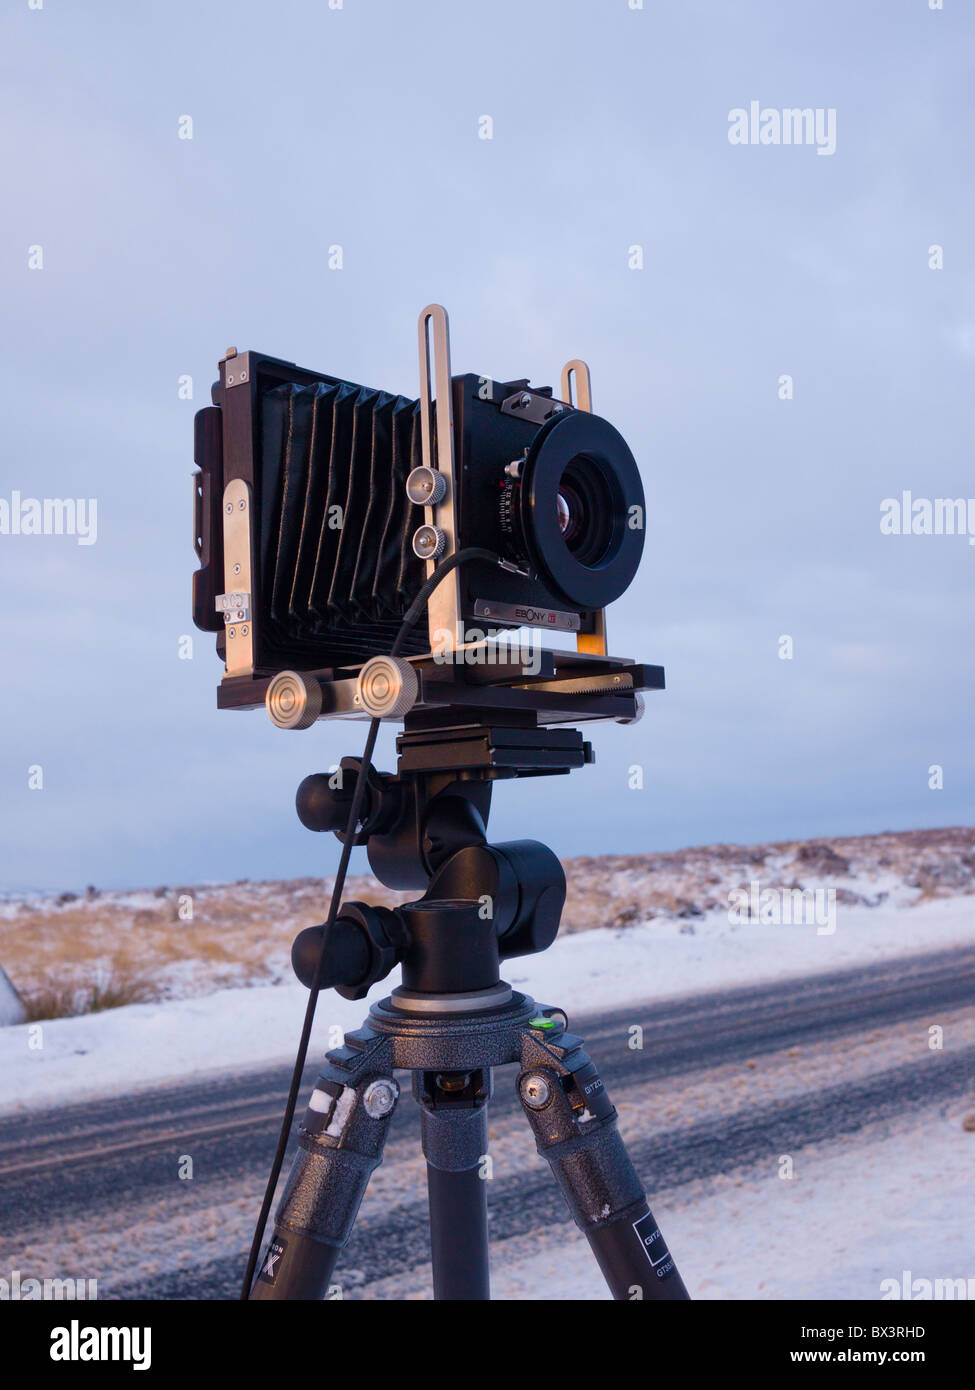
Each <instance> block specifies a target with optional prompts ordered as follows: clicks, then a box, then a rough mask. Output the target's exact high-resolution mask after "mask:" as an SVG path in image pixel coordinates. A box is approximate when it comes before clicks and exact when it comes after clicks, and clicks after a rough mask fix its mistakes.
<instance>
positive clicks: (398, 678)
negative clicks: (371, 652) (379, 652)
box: [355, 656, 420, 719]
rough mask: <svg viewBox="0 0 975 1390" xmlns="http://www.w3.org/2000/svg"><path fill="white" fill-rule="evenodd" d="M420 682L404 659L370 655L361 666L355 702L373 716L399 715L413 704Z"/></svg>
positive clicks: (400, 716)
mask: <svg viewBox="0 0 975 1390" xmlns="http://www.w3.org/2000/svg"><path fill="white" fill-rule="evenodd" d="M419 693H420V682H419V681H418V680H417V675H416V672H415V671H414V669H413V667H412V666H411V665H410V663H409V662H408V661H404V660H403V659H402V657H398V656H374V657H372V659H371V660H370V661H367V662H366V664H365V665H364V666H363V667H362V669H361V671H360V672H359V678H358V680H357V681H356V686H355V702H356V704H357V705H359V706H361V708H362V709H364V710H365V711H366V713H367V714H371V715H372V717H373V718H374V719H401V718H402V716H403V715H404V714H406V713H407V712H408V711H409V710H411V709H412V708H413V706H414V705H415V704H416V701H417V696H418V695H419Z"/></svg>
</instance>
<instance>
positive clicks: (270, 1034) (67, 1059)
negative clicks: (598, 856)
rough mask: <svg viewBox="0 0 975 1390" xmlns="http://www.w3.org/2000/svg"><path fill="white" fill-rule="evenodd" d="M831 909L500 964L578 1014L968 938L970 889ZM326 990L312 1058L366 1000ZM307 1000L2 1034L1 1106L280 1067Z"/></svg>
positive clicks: (576, 942) (581, 937)
mask: <svg viewBox="0 0 975 1390" xmlns="http://www.w3.org/2000/svg"><path fill="white" fill-rule="evenodd" d="M895 902H896V898H894V899H893V900H888V901H887V902H884V903H883V904H882V905H879V906H875V907H867V906H862V905H844V904H842V903H838V904H837V905H836V917H835V931H833V932H832V933H831V934H827V933H825V932H824V930H823V929H822V927H820V926H817V925H816V924H815V922H810V923H809V924H806V925H791V926H787V925H774V924H771V923H768V924H762V923H756V922H750V921H746V922H741V923H738V924H735V923H733V922H731V921H729V914H728V911H727V909H726V910H724V911H711V912H708V913H706V914H705V915H703V916H696V917H694V918H693V919H687V918H679V917H673V918H663V919H662V918H657V919H656V920H655V921H653V922H650V923H642V924H635V925H632V926H622V927H616V928H597V929H593V930H589V931H580V932H575V933H570V934H569V935H566V936H563V937H560V939H559V940H558V941H557V942H556V943H555V945H554V946H553V947H552V948H551V949H550V950H549V951H547V952H546V953H545V954H544V955H543V956H539V957H526V958H522V959H519V960H515V961H512V962H510V964H509V965H508V966H507V968H505V969H504V970H503V975H504V978H506V979H507V980H508V981H509V982H510V983H511V984H512V985H514V986H515V987H516V988H517V989H519V990H522V991H523V992H525V993H528V994H531V995H532V996H533V997H535V998H536V999H538V1000H539V1001H540V1002H542V1003H547V1004H558V1005H560V1006H561V1007H563V1008H565V1009H567V1010H568V1011H569V1013H570V1015H572V1014H578V1013H584V1012H590V1011H597V1010H599V1009H611V1008H618V1007H624V1006H625V1005H627V1004H629V1003H633V1004H634V1005H636V1004H642V1003H646V1002H647V1001H651V1000H654V999H663V998H666V997H670V996H675V995H680V994H685V993H697V992H699V991H702V990H708V989H721V988H729V987H734V986H735V985H743V984H752V983H758V982H761V981H771V980H777V979H786V978H791V977H795V978H796V979H797V987H799V986H798V981H800V980H801V978H802V977H803V976H806V975H809V974H820V973H823V972H826V971H830V970H835V969H842V968H846V967H855V966H858V965H867V964H870V963H873V962H876V961H880V960H884V959H890V958H891V957H893V956H904V955H912V954H915V953H917V952H921V951H933V950H937V949H942V948H947V947H950V946H953V945H956V944H962V943H971V942H972V941H973V940H975V895H971V894H962V895H960V896H956V897H941V898H933V899H927V900H923V901H921V902H918V903H917V904H916V905H914V906H897V905H894V903H895ZM396 982H397V977H396V975H395V974H394V975H393V976H391V977H390V978H389V979H388V980H385V981H383V982H382V983H381V984H379V985H378V986H376V987H375V988H374V989H373V991H372V994H371V995H370V996H369V999H367V1000H365V1001H359V1002H358V1003H350V1002H348V1001H346V1000H344V999H341V998H340V997H339V996H338V995H336V994H335V993H334V991H328V992H326V993H325V994H324V995H323V996H322V998H321V1000H320V1001H319V1007H318V1014H317V1018H316V1026H315V1033H314V1035H313V1039H312V1046H311V1052H310V1055H311V1056H312V1057H314V1056H316V1054H320V1053H321V1052H323V1051H325V1050H326V1049H327V1048H328V1047H331V1046H335V1045H336V1044H337V1043H338V1042H339V1041H340V1035H341V1032H342V1030H343V1029H348V1028H352V1027H355V1026H357V1025H358V1024H359V1023H360V1022H361V1020H362V1018H363V1017H364V1015H365V1012H366V1010H367V1007H368V1004H369V1003H370V1002H371V1001H372V1000H373V999H378V998H382V997H383V996H384V995H385V994H388V993H389V990H390V988H391V987H392V986H393V985H394V984H395V983H396ZM306 999H307V993H306V991H305V990H304V989H303V988H302V987H301V986H300V985H298V984H296V983H294V982H291V983H280V984H275V985H254V986H250V987H246V988H231V989H222V990H219V991H218V992H216V993H213V994H209V995H194V996H193V997H191V998H177V999H169V1000H164V1001H160V1002H156V1003H147V1004H131V1005H126V1006H125V1007H122V1008H117V1009H110V1010H106V1011H104V1012H101V1013H94V1014H85V1015H81V1016H79V1017H76V1018H60V1019H53V1020H49V1021H45V1022H43V1023H39V1024H36V1023H35V1024H22V1025H18V1026H15V1027H8V1028H3V1029H0V1109H5V1110H10V1109H19V1108H23V1107H29V1106H48V1105H51V1104H54V1103H56V1102H58V1101H72V1100H80V1099H82V1098H84V1097H88V1096H93V1095H111V1094H118V1093H120V1092H123V1091H128V1090H132V1089H134V1088H136V1087H140V1086H148V1085H151V1084H154V1083H157V1082H161V1081H164V1080H186V1079H189V1078H191V1077H192V1076H193V1075H194V1074H197V1073H202V1072H209V1071H213V1070H218V1069H222V1068H234V1069H238V1070H239V1069H243V1068H249V1067H258V1066H266V1065H268V1064H272V1063H275V1062H286V1061H288V1060H290V1059H291V1057H292V1056H293V1054H294V1048H295V1046H296V1044H297V1039H298V1034H299V1031H300V1027H301V1019H302V1014H303V1010H304V1007H305V1001H306Z"/></svg>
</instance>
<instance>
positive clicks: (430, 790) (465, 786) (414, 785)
mask: <svg viewBox="0 0 975 1390" xmlns="http://www.w3.org/2000/svg"><path fill="white" fill-rule="evenodd" d="M396 748H397V753H398V754H399V759H398V765H397V771H396V772H395V773H388V772H378V771H376V769H375V768H373V767H371V766H370V767H368V768H367V770H366V776H367V781H366V787H367V791H366V797H365V800H364V802H363V809H362V813H361V816H360V818H359V825H358V828H357V831H356V837H355V843H356V844H357V845H364V846H365V847H366V851H367V854H368V857H369V863H370V866H371V867H372V870H373V872H374V873H375V875H376V877H377V878H378V879H379V880H380V882H382V883H384V884H386V886H387V887H390V888H422V889H425V890H426V891H425V892H424V894H423V896H422V897H421V898H419V899H418V900H417V901H416V902H413V903H406V904H404V905H403V906H402V907H399V908H394V909H391V908H383V907H374V906H370V905H369V904H367V903H358V902H353V903H345V904H343V905H342V907H341V909H340V911H339V915H338V916H337V918H336V920H335V923H334V925H333V928H332V931H331V932H330V933H329V934H328V939H327V941H326V943H325V959H324V963H323V967H322V970H321V972H320V974H319V982H320V985H321V987H323V988H324V987H329V986H331V987H334V988H336V989H337V990H338V991H339V993H340V994H342V995H344V996H345V997H346V998H348V999H360V998H362V997H363V996H364V995H365V994H366V993H367V991H368V990H369V988H370V986H371V985H373V984H374V983H375V982H376V981H377V980H381V979H383V978H384V977H385V976H386V975H388V974H389V972H390V971H391V970H392V969H393V967H394V966H395V965H396V964H402V966H403V987H402V989H401V990H399V991H396V992H395V993H394V996H393V997H394V1001H395V1002H398V1003H400V1005H401V1007H411V1008H413V1007H416V1006H417V1004H418V1002H419V1000H420V999H423V998H426V997H427V996H430V995H434V996H439V1000H438V1003H439V1004H444V1003H446V1001H447V1000H448V999H451V998H455V997H458V996H464V998H463V1001H462V1002H463V1004H464V1006H465V1007H467V1008H468V1009H469V1008H471V1007H475V1008H476V1007H478V1006H480V1007H496V1006H497V1004H498V1003H502V1004H503V1003H504V1002H506V999H507V998H508V997H510V991H507V990H506V987H501V986H500V984H499V981H500V975H499V967H500V962H501V961H502V960H507V959H510V958H511V957H514V956H524V955H532V954H534V953H535V952H538V951H544V950H545V949H546V947H548V946H550V945H551V944H552V942H553V941H554V940H555V937H556V935H557V933H558V929H559V921H560V918H561V914H562V908H563V905H564V903H565V874H564V872H563V870H562V865H561V864H560V863H559V861H558V859H557V858H556V856H555V855H554V854H553V852H552V851H551V850H550V849H548V848H547V847H546V846H545V845H543V844H540V843H539V842H538V841H535V840H511V841H507V842H505V843H502V844H498V845H491V844H489V843H488V839H487V821H488V816H489V814H490V809H491V792H492V787H493V784H494V782H496V781H498V780H507V779H509V778H515V777H538V776H551V775H556V774H562V775H564V774H565V773H568V772H570V771H571V770H572V769H573V768H575V767H582V766H584V765H585V764H586V763H591V762H592V761H593V752H592V746H591V744H589V743H588V742H586V741H584V740H583V738H582V735H581V734H580V733H579V731H578V730H577V729H564V728H560V729H547V728H539V727H537V725H536V724H535V723H534V720H533V718H532V716H531V715H529V714H526V713H513V712H506V713H505V714H499V711H497V710H493V711H490V712H488V711H483V712H479V711H469V710H461V711H456V712H452V716H451V717H448V718H447V719H446V720H445V719H444V718H443V716H442V715H441V717H440V718H439V719H436V720H435V719H433V718H431V717H430V714H429V713H428V712H423V713H421V712H418V713H417V714H415V715H413V716H409V717H408V718H407V721H406V726H405V728H404V731H403V733H401V734H400V735H399V737H398V738H397V741H396ZM360 765H361V764H360V760H359V759H357V758H343V759H342V761H341V763H340V765H339V769H338V771H337V772H336V773H334V774H332V775H329V774H327V773H315V774H313V775H312V776H310V777H306V778H305V780H304V781H303V782H302V783H301V785H300V787H299V788H298V794H297V797H296V805H297V811H298V817H299V819H300V820H301V822H302V824H303V825H305V826H307V827H308V829H310V830H316V831H328V830H331V831H333V832H334V833H335V835H336V836H337V838H338V839H339V840H341V841H343V842H344V839H345V827H346V826H347V824H348V818H349V807H350V804H351V800H352V794H353V791H352V789H353V786H354V784H355V781H356V777H357V775H358V772H359V768H360ZM323 932H324V928H323V927H320V926H318V927H308V928H306V929H305V930H304V931H303V932H301V933H300V934H299V935H298V937H297V938H296V940H295V943H294V948H293V950H292V963H293V965H294V969H295V973H296V974H297V976H298V978H299V980H301V981H302V983H303V984H305V985H306V986H307V987H308V988H311V986H312V983H313V982H314V978H315V972H316V969H317V967H318V962H319V957H320V955H321V951H322V936H323ZM471 996H474V997H473V998H472V997H471ZM502 996H503V997H502Z"/></svg>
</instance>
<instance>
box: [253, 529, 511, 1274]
mask: <svg viewBox="0 0 975 1390" xmlns="http://www.w3.org/2000/svg"><path fill="white" fill-rule="evenodd" d="M467 560H489V561H491V562H492V563H494V564H500V563H501V559H500V556H498V555H496V554H495V553H494V551H493V550H484V549H483V548H482V547H481V546H476V545H471V546H467V547H466V549H464V550H458V551H455V553H454V554H453V555H448V557H447V558H446V560H441V562H440V564H439V565H438V566H437V568H436V569H435V570H434V572H433V574H431V576H430V578H429V579H428V580H427V581H426V583H425V584H424V585H423V586H422V588H421V589H420V591H419V593H418V594H417V596H416V598H415V599H414V600H413V602H412V603H411V604H410V606H409V608H408V609H407V610H406V613H405V614H404V616H403V622H402V625H401V627H400V630H399V632H398V633H397V634H396V640H395V641H394V642H393V645H392V647H391V648H390V652H389V654H390V656H399V653H400V652H401V650H402V648H403V643H404V642H405V641H406V639H407V637H408V636H409V634H410V632H411V630H412V629H413V627H414V626H415V625H416V622H417V620H418V619H419V618H420V616H421V615H422V613H423V611H424V609H425V608H426V606H427V603H428V601H429V598H430V595H431V594H432V593H433V591H434V589H436V587H437V585H438V584H439V583H440V581H441V580H442V579H443V578H444V577H445V576H446V575H448V574H449V573H450V571H451V570H454V569H456V568H457V566H458V565H462V564H464V563H465V562H466V561H467ZM381 722H382V721H381V720H379V719H371V720H370V721H369V732H368V734H367V735H366V743H365V747H364V748H363V750H362V760H361V762H360V763H359V772H358V775H357V776H356V779H355V790H354V791H353V793H352V804H351V805H350V807H349V819H348V822H347V823H346V827H345V838H344V840H343V842H342V853H341V855H340V857H339V866H338V868H337V869H336V871H335V883H334V884H333V886H332V897H331V900H330V902H329V905H328V916H327V917H326V919H325V926H324V929H323V931H322V944H321V949H320V951H319V955H318V964H317V965H316V967H315V977H314V979H313V981H312V986H311V989H310V990H309V993H308V1003H307V1005H306V1006H305V1020H304V1023H303V1024H302V1027H301V1037H300V1039H299V1040H298V1051H297V1054H296V1055H295V1065H294V1070H293V1071H292V1073H291V1085H290V1087H289V1090H288V1101H287V1105H286V1106H285V1111H284V1119H283V1121H282V1124H281V1133H280V1135H279V1136H278V1146H277V1149H276V1150H275V1153H274V1159H273V1162H272V1164H271V1172H270V1174H269V1176H268V1180H267V1187H266V1188H265V1189H264V1200H263V1201H262V1202H261V1211H260V1215H259V1216H258V1218H257V1226H256V1228H255V1231H254V1238H253V1240H252V1241H251V1248H250V1253H249V1255H248V1257H247V1269H246V1270H245V1272H244V1282H243V1285H242V1287H241V1291H240V1297H241V1299H242V1300H247V1299H249V1298H250V1292H251V1286H252V1284H253V1283H254V1273H255V1271H256V1269H257V1261H258V1257H259V1255H260V1253H261V1245H262V1243H263V1240H264V1231H265V1228H266V1226H267V1218H268V1215H269V1214H270V1211H271V1204H272V1203H273V1201H274V1193H275V1189H276V1188H277V1185H278V1179H279V1177H280V1176H281V1167H282V1165H283V1163H284V1155H285V1151H286V1150H287V1147H288V1140H289V1138H290V1137H291V1126H292V1124H293V1123H294V1117H295V1107H296V1105H297V1103H298V1092H299V1091H300V1090H301V1080H302V1076H303V1075H304V1071H305V1059H306V1058H307V1056H308V1044H309V1042H310V1041H311V1030H312V1025H313V1024H314V1021H315V1006H316V1005H317V1003H318V992H319V989H320V988H321V985H320V983H319V982H320V980H321V975H322V966H323V963H324V961H325V946H326V943H327V941H328V936H329V932H330V931H331V930H332V927H333V925H334V923H335V919H336V917H337V916H338V909H339V904H340V902H341V898H342V890H343V888H344V887H345V875H346V872H347V870H348V867H349V859H350V857H351V855H352V847H353V844H354V842H355V836H356V830H357V828H358V825H359V812H360V810H361V809H362V802H363V798H364V797H365V791H366V783H367V777H368V769H369V764H370V762H371V761H372V754H373V750H374V749H375V747H376V739H377V738H378V736H379V725H380V723H381Z"/></svg>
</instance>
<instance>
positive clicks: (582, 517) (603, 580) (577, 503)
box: [502, 411, 644, 608]
mask: <svg viewBox="0 0 975 1390" xmlns="http://www.w3.org/2000/svg"><path fill="white" fill-rule="evenodd" d="M643 515H644V497H643V486H642V484H641V482H640V474H639V470H638V469H637V466H636V462H635V460H634V458H633V455H632V454H631V453H630V450H629V448H628V447H627V445H626V441H625V440H624V439H623V437H622V435H620V433H619V432H618V431H617V430H616V429H614V428H613V426H612V425H611V424H609V422H608V421H607V420H603V419H602V418H601V417H600V416H598V415H590V414H588V413H587V412H585V411H571V412H570V411H566V412H563V413H562V414H560V415H557V416H555V417H554V418H553V419H552V420H549V421H547V422H546V424H544V425H543V426H542V428H541V429H540V430H539V431H538V433H537V434H536V436H535V438H534V439H533V441H532V444H531V447H530V449H529V450H528V454H527V456H526V458H525V460H524V462H523V463H522V464H521V465H520V467H519V469H518V471H517V478H516V480H515V481H513V482H508V483H506V484H505V487H504V489H503V497H502V529H503V530H504V531H505V533H506V535H507V536H508V537H509V538H510V544H511V550H512V553H513V554H514V555H517V556H520V557H522V558H523V559H525V560H526V561H527V562H528V564H529V566H530V568H531V570H532V571H533V572H534V573H535V574H537V575H538V577H539V578H540V579H542V580H543V581H544V582H545V583H546V584H547V585H548V586H549V587H550V588H551V589H553V590H554V591H555V592H556V593H557V594H560V595H561V596H562V597H563V598H564V599H565V600H566V601H567V602H568V603H571V604H573V605H574V606H577V607H580V608H603V607H605V606H606V605H607V604H609V603H612V602H613V600H614V599H617V598H619V596H620V594H622V593H623V592H624V590H625V589H626V588H627V586H628V585H629V583H630V581H631V580H632V579H633V576H634V575H635V574H636V570H637V566H638V565H639V563H640V556H641V554H642V553H643ZM506 523H507V524H506Z"/></svg>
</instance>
